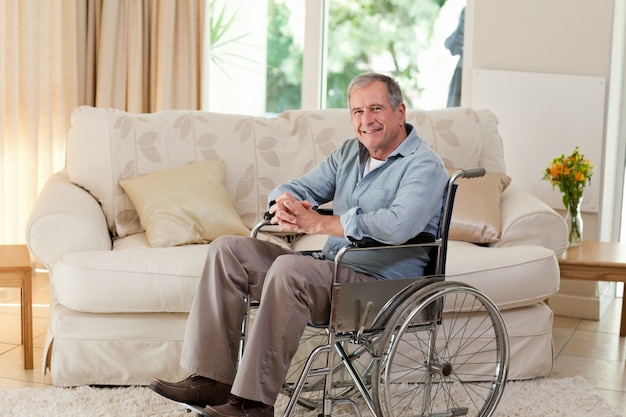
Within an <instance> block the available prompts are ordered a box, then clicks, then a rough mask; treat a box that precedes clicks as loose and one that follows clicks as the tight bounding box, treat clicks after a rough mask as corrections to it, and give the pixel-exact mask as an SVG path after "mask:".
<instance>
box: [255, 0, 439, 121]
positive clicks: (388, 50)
mask: <svg viewBox="0 0 626 417" xmlns="http://www.w3.org/2000/svg"><path fill="white" fill-rule="evenodd" d="M330 1H331V3H330V7H329V22H328V61H327V69H328V74H327V88H328V91H327V102H326V107H329V108H332V107H346V106H347V98H346V88H347V86H348V83H349V82H350V80H351V79H352V78H353V77H354V76H355V75H357V74H359V73H361V72H364V71H370V70H375V71H380V72H385V73H388V74H390V75H392V76H393V77H395V78H396V79H397V80H398V82H399V84H400V86H401V87H402V89H403V90H404V93H405V102H406V103H407V106H408V107H416V104H415V103H416V102H417V100H418V99H419V94H420V92H421V91H422V89H423V86H422V85H421V84H420V65H419V59H418V58H419V54H420V52H421V51H425V50H427V49H428V48H429V47H430V45H431V43H432V37H433V34H434V31H433V25H434V22H435V21H436V19H437V17H438V15H439V12H440V10H441V7H442V6H443V4H444V3H445V1H446V0H420V1H414V0H360V1H355V0H330ZM269 10H270V11H269V16H270V25H269V26H270V28H269V37H268V72H267V111H268V112H276V113H278V112H281V111H283V110H286V109H289V108H299V107H300V98H301V94H300V89H301V84H302V82H301V80H302V70H301V68H302V51H301V50H298V48H296V47H294V44H293V34H291V33H289V25H288V24H287V22H288V20H289V9H288V8H287V6H286V5H285V4H284V3H283V1H281V0H270V7H269Z"/></svg>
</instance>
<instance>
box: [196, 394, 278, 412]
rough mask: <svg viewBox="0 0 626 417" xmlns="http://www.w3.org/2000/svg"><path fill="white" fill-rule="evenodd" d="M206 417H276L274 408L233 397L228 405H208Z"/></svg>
mask: <svg viewBox="0 0 626 417" xmlns="http://www.w3.org/2000/svg"><path fill="white" fill-rule="evenodd" d="M202 415H203V416H204V417H274V406H273V405H266V404H263V403H260V402H258V401H252V400H246V399H245V398H240V397H237V396H235V395H232V396H231V397H230V398H229V399H228V402H227V403H226V404H222V405H215V406H212V405H207V406H206V407H204V410H202Z"/></svg>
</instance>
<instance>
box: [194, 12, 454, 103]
mask: <svg viewBox="0 0 626 417" xmlns="http://www.w3.org/2000/svg"><path fill="white" fill-rule="evenodd" d="M244 3H245V4H244ZM464 5H465V0H422V1H418V2H416V1H414V0H362V1H359V2H356V1H353V0H306V1H303V0H260V1H254V2H249V1H248V2H246V1H245V0H229V1H226V0H212V1H211V2H210V9H211V11H210V13H211V31H210V32H211V39H212V46H211V48H210V50H211V52H210V54H209V57H210V60H209V62H210V65H209V69H208V88H207V90H208V100H206V102H208V105H206V106H205V108H206V109H208V110H211V111H218V112H227V113H243V114H268V113H269V114H275V113H280V112H282V111H284V110H287V109H296V108H320V107H346V106H347V99H346V88H347V86H348V83H349V82H350V80H351V79H352V78H353V77H354V76H355V75H357V74H359V73H361V72H364V71H370V70H372V71H378V72H384V73H388V74H390V75H392V76H394V77H395V78H396V79H397V80H398V81H399V83H400V85H401V87H402V88H403V91H404V93H405V101H406V103H407V106H408V107H410V108H426V109H432V108H443V107H446V105H447V97H448V90H449V87H450V81H451V78H452V75H453V73H454V68H455V66H456V63H457V61H458V59H459V58H458V56H454V55H452V54H451V53H450V51H449V50H447V49H446V48H445V46H444V43H445V40H446V39H447V38H448V36H449V35H450V34H451V33H452V32H454V30H455V29H456V27H457V24H458V22H459V15H460V13H461V10H462V8H463V6H464ZM218 34H219V35H220V36H217V35H218Z"/></svg>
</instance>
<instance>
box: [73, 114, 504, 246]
mask: <svg viewBox="0 0 626 417" xmlns="http://www.w3.org/2000/svg"><path fill="white" fill-rule="evenodd" d="M85 118H86V119H87V120H85ZM407 122H409V123H411V124H412V125H414V126H415V128H416V129H417V132H418V134H419V135H420V136H422V138H424V139H425V140H426V141H427V142H428V143H429V145H430V146H431V147H432V148H433V149H434V150H435V151H436V152H437V153H438V154H439V155H441V156H442V158H443V160H444V162H445V164H446V166H447V167H448V168H468V167H475V166H483V167H485V168H486V169H487V171H489V172H502V173H504V172H505V169H504V159H503V151H502V143H501V139H500V137H499V135H498V133H497V119H496V118H495V116H494V115H493V114H492V113H491V112H488V111H473V110H470V109H464V108H450V109H444V110H436V111H420V110H409V111H407ZM354 136H355V135H354V131H353V130H352V125H351V123H350V118H349V113H348V111H347V110H346V109H325V110H314V111H306V110H293V111H286V112H284V113H281V114H280V115H278V116H276V117H260V116H259V117H253V116H244V115H229V114H220V113H212V112H204V111H188V110H165V111H160V112H157V113H151V114H133V113H128V112H125V111H120V110H115V109H102V108H93V107H87V106H82V107H79V108H77V109H76V110H75V111H74V112H73V114H72V128H71V129H70V131H69V134H68V141H67V153H68V157H67V161H68V162H67V166H66V169H67V172H68V174H69V176H70V179H71V180H72V181H73V182H75V183H76V184H78V185H80V186H81V187H83V188H85V189H86V190H87V191H89V192H90V193H91V194H92V195H94V197H95V198H96V199H97V200H98V201H99V202H100V204H101V205H102V208H103V211H104V213H105V215H106V218H107V223H108V226H109V229H110V231H111V234H112V235H113V236H117V237H123V236H127V235H130V234H133V233H138V232H141V231H143V230H142V228H141V224H140V222H139V217H138V215H137V212H136V210H135V208H134V206H133V204H132V202H131V201H130V199H129V198H128V195H127V194H126V193H125V192H124V190H123V189H122V188H121V187H120V185H119V181H120V180H122V179H128V178H133V177H136V176H140V175H145V174H149V173H152V172H155V171H160V170H165V169H168V168H174V167H179V166H184V165H190V164H193V163H198V162H204V161H210V160H216V159H219V160H222V161H224V168H225V181H224V185H225V187H226V189H227V190H228V191H229V193H230V194H231V196H232V199H233V204H234V207H235V208H236V210H237V212H238V214H239V215H240V216H241V219H242V220H243V223H244V224H245V225H246V226H247V227H252V226H253V225H254V223H255V222H257V221H258V220H259V219H260V218H261V217H262V215H263V213H264V212H265V210H266V200H267V195H268V193H269V192H270V191H271V190H272V189H273V188H274V187H275V186H276V185H277V181H281V182H282V181H286V180H288V179H290V178H293V177H298V176H300V175H302V174H303V173H305V172H307V171H308V170H310V169H311V168H312V167H313V166H314V165H316V164H317V163H319V162H320V161H321V160H322V159H324V158H325V157H326V156H327V155H328V154H329V153H330V152H331V151H332V150H333V149H334V148H336V147H337V146H339V144H341V143H342V142H343V141H344V140H346V139H348V138H352V137H354ZM103 177H104V178H110V182H105V181H102V178H103Z"/></svg>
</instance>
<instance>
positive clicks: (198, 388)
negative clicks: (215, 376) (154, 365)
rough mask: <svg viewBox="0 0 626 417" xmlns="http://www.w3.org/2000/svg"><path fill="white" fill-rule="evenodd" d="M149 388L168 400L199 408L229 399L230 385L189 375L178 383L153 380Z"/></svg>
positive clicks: (222, 402)
mask: <svg viewBox="0 0 626 417" xmlns="http://www.w3.org/2000/svg"><path fill="white" fill-rule="evenodd" d="M150 388H151V389H152V390H153V391H154V392H156V393H157V394H160V395H162V396H164V397H165V398H168V399H170V400H173V401H177V402H179V403H185V404H190V405H198V406H200V407H204V406H206V405H219V404H224V403H226V402H227V401H228V398H229V397H230V385H227V384H222V383H221V382H217V381H214V380H212V379H210V378H205V377H203V376H200V375H191V376H189V377H187V378H185V379H184V380H182V381H180V382H167V381H162V380H160V379H156V378H155V379H153V380H152V382H151V383H150Z"/></svg>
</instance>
